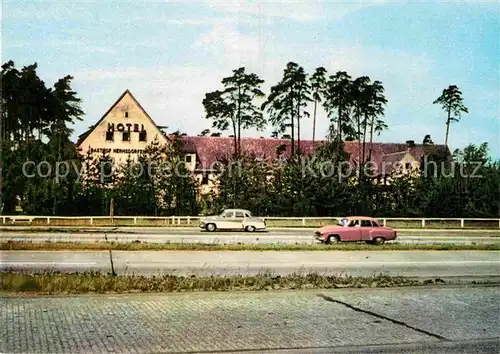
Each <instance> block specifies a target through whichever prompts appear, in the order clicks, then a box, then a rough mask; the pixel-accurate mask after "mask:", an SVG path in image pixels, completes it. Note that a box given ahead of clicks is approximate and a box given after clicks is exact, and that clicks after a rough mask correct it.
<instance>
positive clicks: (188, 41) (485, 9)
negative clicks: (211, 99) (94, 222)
mask: <svg viewBox="0 0 500 354" xmlns="http://www.w3.org/2000/svg"><path fill="white" fill-rule="evenodd" d="M1 6H2V8H1V12H2V13H1V16H2V17H1V18H2V36H1V38H2V46H1V56H2V63H4V62H6V61H8V60H13V61H14V62H15V64H16V67H18V68H21V67H22V66H25V65H30V64H33V63H35V62H36V63H37V64H38V74H39V76H40V77H41V78H42V79H43V80H44V81H45V82H46V85H47V86H52V85H53V84H54V83H55V82H56V81H57V79H59V78H62V77H64V76H66V75H68V74H69V75H72V76H73V77H74V80H73V89H74V90H75V91H76V92H77V94H78V96H79V97H80V98H81V99H82V104H81V106H82V109H83V110H84V112H85V115H84V117H83V121H81V122H77V123H76V124H75V125H74V130H75V133H74V136H73V139H75V140H76V138H77V136H78V135H79V134H82V133H83V132H84V131H85V130H87V129H88V127H89V126H91V125H92V124H94V123H95V122H96V121H97V120H99V119H100V117H101V116H102V115H103V114H104V113H105V112H106V111H107V110H108V108H109V107H110V106H111V105H112V104H113V103H114V102H115V101H116V99H117V98H118V97H119V96H120V95H121V94H122V93H123V92H124V91H125V90H126V89H129V90H130V91H131V92H132V94H133V95H134V96H135V97H136V99H137V100H138V101H139V103H141V105H142V106H143V107H144V108H145V110H146V111H147V112H148V114H149V115H150V116H151V117H152V118H153V120H154V121H155V122H156V123H157V124H158V125H162V126H168V131H172V132H173V131H176V130H180V131H181V132H185V133H187V134H188V135H197V134H199V133H200V132H201V131H202V130H204V129H207V128H208V129H210V128H211V122H210V121H209V120H207V119H206V118H205V112H204V108H203V105H202V100H203V98H204V96H205V93H207V92H210V91H214V90H217V89H221V88H222V85H221V80H222V79H223V78H224V77H227V76H230V75H231V74H232V70H234V69H237V68H239V67H245V68H246V71H249V72H254V73H256V74H257V75H259V76H260V77H261V78H262V79H263V80H265V83H264V85H263V86H262V87H263V90H264V92H265V93H269V89H270V87H271V86H272V85H275V84H276V83H277V82H278V81H279V80H280V78H281V76H282V73H283V69H284V67H285V66H286V64H287V63H288V62H290V61H293V62H296V63H298V64H299V65H301V66H303V67H304V69H305V70H306V72H308V73H309V74H312V73H313V72H314V69H315V68H317V67H319V66H323V67H325V68H326V69H327V71H328V73H329V74H334V73H335V72H337V71H347V72H348V74H349V75H350V76H351V77H353V78H356V77H358V76H363V75H367V76H369V77H370V78H371V79H372V80H379V81H381V82H382V85H383V86H384V88H385V95H386V98H387V100H388V103H387V106H386V112H385V117H384V120H385V121H386V123H387V124H388V126H389V129H388V130H387V131H385V132H383V133H382V134H381V135H380V136H377V137H376V141H381V142H405V141H406V140H414V141H415V142H417V143H420V142H421V141H422V140H423V138H424V136H425V135H426V134H430V135H431V137H432V139H433V141H434V143H437V144H443V143H444V138H445V128H446V127H445V113H444V112H443V111H442V110H441V108H440V107H439V106H438V105H435V104H433V101H434V100H435V99H436V98H437V97H438V96H440V95H441V93H442V90H443V89H444V88H446V87H448V86H449V85H457V86H458V87H459V88H460V90H461V91H462V93H463V98H464V104H465V105H466V107H467V108H468V109H469V113H468V114H466V115H464V116H463V117H462V119H461V121H460V122H458V123H454V124H452V126H451V128H450V138H449V146H450V149H451V150H452V151H453V150H454V149H457V148H463V147H465V146H466V145H467V144H476V145H479V144H481V143H483V142H487V143H488V144H489V146H490V152H491V155H492V157H493V158H495V159H498V158H500V139H499V138H500V114H499V113H500V104H499V102H500V84H499V78H500V72H499V58H500V53H499V43H500V31H499V30H500V26H499V18H500V3H499V2H497V1H483V2H481V1H458V0H457V1H436V2H432V1H404V2H403V1H398V2H396V1H343V2H342V1H313V0H309V1H291V0H289V1H243V0H240V1H228V0H226V1H182V2H181V1H178V2H176V1H139V0H136V1H126V0H122V1H86V2H84V1H71V2H70V1H57V2H56V1H6V0H4V1H3V3H2V5H1ZM310 111H311V113H312V108H311V109H310ZM328 125H329V121H328V118H327V116H326V114H325V112H324V111H323V110H322V109H320V110H319V111H318V117H317V130H316V136H317V137H318V138H323V137H324V136H325V135H326V132H327V128H328ZM272 130H273V129H272V127H269V129H267V130H266V131H263V132H258V131H254V130H251V131H247V132H245V133H244V135H245V136H264V137H269V136H270V134H271V132H272ZM228 134H230V133H229V132H226V133H224V135H228ZM301 138H302V139H310V138H312V119H305V120H304V121H302V122H301Z"/></svg>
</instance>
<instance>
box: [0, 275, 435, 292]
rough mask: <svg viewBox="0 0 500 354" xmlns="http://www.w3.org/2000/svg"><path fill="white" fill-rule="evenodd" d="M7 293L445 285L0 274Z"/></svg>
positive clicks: (314, 278)
mask: <svg viewBox="0 0 500 354" xmlns="http://www.w3.org/2000/svg"><path fill="white" fill-rule="evenodd" d="M0 279H1V284H2V290H3V292H4V293H37V294H84V293H131V292H150V293H152V292H194V291H238V290H246V291H263V290H294V289H297V290H299V289H333V288H365V287H371V288H374V287H399V286H416V285H426V284H433V283H444V281H443V280H440V279H429V280H415V279H408V278H403V277H389V276H386V275H374V276H371V277H351V276H322V275H318V274H314V273H312V274H292V275H289V276H283V277H282V276H275V275H272V274H262V275H257V276H230V277H215V276H208V277H195V276H191V277H182V276H173V275H162V276H156V277H145V276H113V275H110V274H101V273H96V272H86V273H72V274H65V273H35V274H27V273H11V272H2V273H0Z"/></svg>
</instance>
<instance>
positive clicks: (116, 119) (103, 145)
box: [79, 92, 167, 164]
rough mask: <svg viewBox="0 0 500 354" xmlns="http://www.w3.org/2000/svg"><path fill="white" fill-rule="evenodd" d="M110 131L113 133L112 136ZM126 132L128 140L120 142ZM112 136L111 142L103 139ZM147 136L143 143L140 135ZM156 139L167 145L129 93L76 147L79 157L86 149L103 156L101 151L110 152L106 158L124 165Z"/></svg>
mask: <svg viewBox="0 0 500 354" xmlns="http://www.w3.org/2000/svg"><path fill="white" fill-rule="evenodd" d="M111 130H114V131H113V132H112V133H111ZM120 130H123V132H129V130H130V134H129V135H130V140H129V141H124V140H123V132H121V131H120ZM108 131H109V132H110V134H112V135H113V140H112V141H108V140H106V133H107V132H108ZM141 131H144V132H145V133H146V140H145V141H139V135H140V132H141ZM155 138H157V139H158V141H159V142H160V144H161V145H163V144H166V143H167V139H166V138H165V136H163V134H162V133H161V131H159V129H158V128H157V127H156V126H155V125H154V123H153V122H152V121H151V120H150V119H149V118H148V116H147V115H146V114H145V112H144V111H143V110H142V109H141V107H140V106H139V105H138V104H137V103H136V101H135V100H134V99H133V97H132V95H131V94H129V93H128V92H127V93H125V95H124V96H123V97H122V98H121V99H120V100H119V101H118V102H117V103H116V104H115V105H114V106H113V107H112V109H111V110H110V111H109V112H108V113H107V115H106V116H105V117H104V119H102V121H101V122H100V123H99V125H98V126H97V127H95V128H94V130H93V131H92V132H91V133H90V134H89V135H88V136H87V137H86V138H85V139H84V141H83V142H82V143H81V144H80V146H79V148H80V149H81V150H80V153H81V154H86V153H87V151H88V150H89V149H92V151H94V150H96V151H95V153H96V154H99V155H100V154H102V151H103V149H106V151H108V152H109V156H110V157H111V158H112V159H113V161H114V163H115V164H119V163H121V162H125V161H126V160H127V158H128V156H129V155H130V156H131V157H132V158H134V159H135V158H137V156H138V155H139V153H140V151H141V150H144V149H145V148H146V146H147V145H148V144H150V143H151V142H152V141H153V140H154V139H155Z"/></svg>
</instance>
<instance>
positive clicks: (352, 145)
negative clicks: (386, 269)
mask: <svg viewBox="0 0 500 354" xmlns="http://www.w3.org/2000/svg"><path fill="white" fill-rule="evenodd" d="M181 139H182V141H183V144H184V152H186V153H195V154H196V155H197V156H196V157H197V159H196V169H197V170H209V169H210V168H211V167H214V165H215V164H216V162H220V161H224V160H226V159H229V157H230V156H231V155H232V153H233V150H234V146H233V144H234V140H233V138H230V137H211V136H181ZM323 143H324V141H315V142H313V141H312V140H301V142H300V149H301V150H302V152H303V153H304V154H305V155H310V154H312V153H313V152H314V151H315V150H316V149H317V148H318V147H319V146H321V145H322V144H323ZM361 145H362V142H360V141H346V142H344V150H345V152H347V153H348V154H349V155H350V162H351V163H352V164H353V165H357V164H358V160H359V159H358V154H359V153H358V152H359V149H361ZM280 147H281V148H282V153H281V154H282V156H285V157H290V156H291V142H290V140H289V139H273V138H267V139H266V138H241V150H242V151H243V152H245V153H248V154H254V155H255V156H257V157H260V158H263V159H269V160H272V159H274V158H276V157H278V150H279V148H280ZM295 147H296V148H297V142H296V143H295ZM433 147H434V148H436V150H437V151H441V152H444V151H447V152H448V153H449V151H448V149H446V148H445V146H444V145H434V146H433ZM370 148H371V160H372V162H373V163H374V164H375V165H377V167H379V166H381V165H382V162H383V161H388V162H390V161H393V162H396V161H400V160H401V159H402V158H403V157H404V155H405V154H406V153H409V154H410V155H412V156H413V157H414V158H415V159H416V160H420V159H421V158H422V157H423V156H424V155H426V154H427V153H428V152H429V150H430V148H429V147H428V146H426V145H421V144H416V145H413V146H408V145H407V144H406V143H372V144H370V143H366V144H365V149H366V150H365V154H366V158H368V153H369V150H370Z"/></svg>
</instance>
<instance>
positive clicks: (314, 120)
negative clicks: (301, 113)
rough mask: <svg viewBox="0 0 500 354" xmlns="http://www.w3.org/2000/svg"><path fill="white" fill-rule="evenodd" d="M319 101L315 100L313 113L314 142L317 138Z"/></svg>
mask: <svg viewBox="0 0 500 354" xmlns="http://www.w3.org/2000/svg"><path fill="white" fill-rule="evenodd" d="M317 104H318V101H316V100H314V113H313V143H314V140H315V138H316V105H317Z"/></svg>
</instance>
